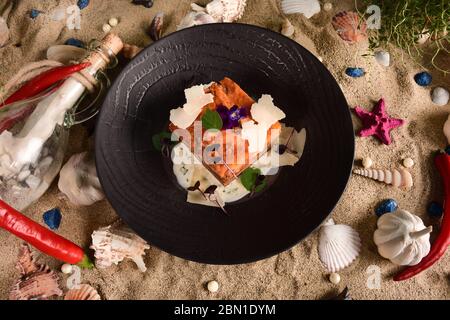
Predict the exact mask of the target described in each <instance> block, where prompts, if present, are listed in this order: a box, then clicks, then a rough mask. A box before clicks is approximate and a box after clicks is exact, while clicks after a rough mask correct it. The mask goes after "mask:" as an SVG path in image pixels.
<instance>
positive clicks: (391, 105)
mask: <svg viewBox="0 0 450 320" xmlns="http://www.w3.org/2000/svg"><path fill="white" fill-rule="evenodd" d="M16 2H17V4H16V6H15V8H14V9H13V11H12V12H11V14H10V16H9V19H8V24H9V26H10V29H11V39H10V42H9V43H8V45H7V46H5V47H4V48H2V49H0V85H2V84H4V83H5V82H6V81H7V80H8V79H9V78H10V77H12V76H13V75H14V74H15V72H16V71H17V70H18V69H19V68H20V67H21V66H23V65H24V64H25V63H28V62H31V61H36V60H40V59H43V58H44V56H45V51H46V49H47V48H48V47H49V46H51V45H53V44H61V43H64V41H65V40H66V39H68V38H70V37H75V38H79V39H81V40H84V41H89V40H90V39H92V38H97V39H101V38H102V37H103V34H104V33H103V31H102V25H103V24H104V23H106V22H107V21H108V19H109V18H111V17H117V18H118V19H119V20H120V23H119V25H118V26H117V27H115V28H114V32H115V33H117V34H118V35H120V36H121V37H122V38H123V40H124V41H125V42H127V43H131V44H135V45H139V46H145V45H148V44H150V43H151V40H150V38H149V36H148V35H147V33H146V29H147V28H148V26H149V24H150V21H151V19H152V18H153V16H154V15H155V14H156V13H157V12H160V11H162V12H164V13H165V15H166V18H165V26H164V34H169V33H171V32H173V31H175V29H176V25H177V24H178V23H179V21H180V20H181V18H182V17H183V16H184V15H185V14H186V13H187V12H188V10H189V5H190V3H191V1H190V0H182V1H178V0H177V1H176V0H170V1H167V0H155V1H154V2H155V3H154V6H153V7H152V8H151V9H147V8H144V7H142V6H135V5H132V4H131V1H130V0H117V1H101V0H91V1H90V5H89V6H88V7H87V8H85V9H84V10H82V12H81V13H82V20H81V30H68V29H67V28H65V26H64V22H62V21H53V20H52V19H51V17H50V16H49V15H48V14H45V13H48V12H51V11H52V10H54V9H56V8H65V7H67V6H69V5H72V4H75V3H76V1H75V0H53V1H38V0H22V1H20V0H19V1H16ZM206 2H207V1H198V3H199V4H205V3H206ZM279 2H280V1H278V0H248V5H247V9H246V12H245V14H244V16H243V18H242V19H241V20H240V22H243V23H249V24H254V25H258V26H262V27H266V28H269V29H272V30H275V31H279V30H280V26H281V24H282V22H283V19H284V17H283V14H282V13H281V10H280V3H279ZM322 2H323V1H322ZM330 2H331V3H333V9H332V10H331V11H324V10H322V11H321V13H319V14H317V15H315V16H314V17H312V18H311V19H309V20H308V19H305V18H304V17H303V16H301V15H291V16H289V19H290V21H291V22H292V24H293V25H294V27H295V35H294V38H295V40H296V41H298V42H299V43H301V44H302V45H304V46H305V47H306V48H308V49H309V50H311V51H312V52H313V53H314V54H316V55H319V56H321V57H322V58H323V63H324V64H325V65H326V66H327V68H328V69H329V70H330V71H331V72H332V74H333V75H334V76H335V78H336V79H337V81H338V82H339V83H340V85H341V86H342V90H343V92H344V94H345V96H346V98H347V101H348V103H349V106H350V107H354V106H356V105H361V106H362V107H363V108H365V109H368V110H370V109H371V108H372V106H373V105H374V103H375V102H376V101H377V100H378V99H379V98H380V97H384V98H385V100H386V104H387V110H388V113H389V114H390V115H392V116H394V117H396V118H402V119H405V120H406V121H407V123H406V124H405V125H404V126H402V127H400V128H399V129H396V130H394V131H393V140H394V142H393V143H392V144H391V145H389V146H385V145H381V144H380V143H379V142H378V140H376V139H374V138H372V137H370V138H359V137H358V138H356V159H357V160H356V163H355V165H358V166H360V165H361V163H360V159H361V158H362V157H365V156H370V157H371V158H372V159H373V160H374V164H375V167H380V168H398V167H400V166H401V163H402V159H403V158H405V157H411V158H412V159H413V160H414V162H415V165H414V167H413V168H412V169H411V172H412V174H413V176H414V187H413V188H412V189H411V190H410V191H401V190H398V189H395V188H392V187H389V186H386V185H384V184H381V183H377V182H375V181H372V180H368V179H365V178H362V177H359V176H355V175H353V176H352V177H351V179H350V182H349V185H348V187H347V190H346V191H345V193H344V195H343V196H342V199H341V201H340V202H339V204H338V205H337V207H336V208H335V210H334V212H333V219H334V220H335V221H336V222H337V223H345V224H349V225H351V226H352V227H353V228H355V229H356V230H357V231H358V232H359V234H360V236H361V240H362V251H361V255H360V256H359V257H358V259H357V260H356V261H355V262H354V263H353V264H352V265H351V266H350V267H348V268H346V269H344V270H342V271H340V272H339V273H340V275H341V277H342V280H341V282H340V283H339V284H338V285H333V284H331V283H330V282H329V281H328V273H327V271H326V270H325V268H324V267H323V266H322V264H321V262H320V260H319V257H318V252H317V245H318V236H317V232H316V233H313V234H311V235H310V236H309V237H308V238H307V239H306V240H304V241H302V242H301V243H299V244H298V245H296V246H295V247H293V248H292V249H290V250H288V251H286V252H283V253H281V254H279V255H277V256H274V257H272V258H269V259H266V260H263V261H259V262H256V263H251V264H246V265H237V266H212V265H205V264H198V263H194V262H189V261H185V260H182V259H179V258H176V257H173V256H171V255H169V254H167V253H165V252H162V251H160V250H159V249H156V248H153V247H152V248H151V249H150V250H148V253H147V255H146V257H145V262H146V264H147V266H148V270H147V272H146V273H141V272H139V271H138V270H137V268H136V266H135V265H134V263H133V262H131V261H125V262H123V263H121V264H119V265H118V266H113V267H111V268H109V269H105V270H98V269H96V270H93V271H83V273H82V278H83V282H84V283H89V284H91V285H92V286H94V287H95V288H96V289H98V291H99V293H100V295H101V296H102V298H104V299H322V298H324V297H327V296H329V295H333V294H335V293H337V292H338V291H340V290H342V289H343V288H344V287H345V286H348V287H349V288H350V295H351V296H352V298H353V299H370V300H373V299H450V252H448V250H447V253H446V254H445V256H444V257H443V258H442V259H441V260H440V261H439V262H438V263H437V264H435V265H434V266H433V267H432V268H431V269H429V270H427V271H426V272H423V273H421V274H420V275H419V276H417V277H415V278H413V279H411V280H409V281H404V282H399V283H397V282H394V281H393V280H392V275H393V274H394V273H395V272H396V271H397V270H399V269H400V268H399V267H397V266H395V265H393V264H392V263H390V262H389V261H388V260H385V259H383V258H381V257H380V256H379V255H378V253H377V248H376V246H375V244H374V243H373V241H372V235H373V232H374V230H375V226H376V216H375V214H374V207H375V205H376V204H377V203H378V202H379V201H380V200H382V199H385V198H395V199H396V200H397V201H398V203H399V205H400V207H401V208H403V209H405V210H408V211H411V212H413V213H415V214H417V215H419V216H421V217H422V218H423V219H424V221H425V224H426V225H428V224H433V225H434V226H435V232H434V233H433V237H432V238H434V235H435V234H436V231H437V230H438V222H437V221H435V220H431V219H430V218H429V217H428V215H427V213H426V206H427V204H428V203H429V202H430V201H432V200H437V201H442V198H443V193H442V184H441V181H440V178H439V176H438V174H437V172H436V170H435V168H434V165H433V162H432V153H433V151H435V150H437V149H439V148H443V147H444V146H445V144H446V141H445V137H444V136H443V134H442V126H443V124H444V122H445V120H446V118H447V115H448V112H449V111H450V106H449V105H446V106H437V105H434V104H433V103H432V101H431V99H430V88H422V87H419V86H418V85H416V84H415V82H414V80H413V76H414V75H415V74H416V73H417V72H418V71H421V70H422V69H421V67H420V66H419V65H418V64H416V63H414V62H413V61H412V60H411V59H410V58H409V57H407V56H406V55H405V56H403V57H402V55H401V51H399V50H398V49H395V48H388V50H389V51H390V52H391V63H392V64H391V66H390V67H388V68H386V67H382V66H381V65H379V64H378V63H377V62H376V61H375V59H374V58H373V57H362V54H364V53H366V52H367V42H361V43H358V44H355V45H348V44H347V43H345V42H344V41H342V40H341V39H340V38H339V36H338V35H337V34H336V32H335V31H334V29H333V27H332V26H331V23H330V21H331V18H332V16H333V15H334V14H335V13H337V12H338V11H341V10H349V9H352V8H353V4H354V1H353V0H345V1H344V0H334V1H330ZM322 4H323V3H322ZM32 8H34V9H38V10H41V11H43V12H44V13H43V14H41V15H40V16H39V17H37V18H36V19H35V20H33V19H31V18H29V14H28V12H29V10H31V9H32ZM441 59H444V60H443V61H444V62H445V63H446V66H447V69H450V57H449V56H443V57H441ZM445 59H446V61H445ZM348 66H359V67H363V68H365V69H366V72H367V74H366V75H365V76H364V77H361V78H357V79H355V78H350V77H348V76H346V75H345V74H344V70H345V68H346V67H348ZM431 72H432V74H433V77H434V80H433V86H437V85H440V86H443V87H446V88H450V78H449V77H447V78H445V77H444V76H443V75H442V74H440V73H438V72H435V71H433V70H431ZM354 124H355V129H358V128H359V127H360V122H359V120H358V119H357V118H354ZM87 146H88V142H87V132H86V130H85V129H84V128H83V127H82V126H80V127H76V128H73V130H72V131H71V136H70V145H69V150H68V153H67V158H68V157H69V156H70V155H71V154H72V153H76V152H81V151H84V150H86V148H87ZM324 156H326V155H324ZM53 207H59V208H61V211H62V213H63V220H62V224H61V227H60V229H59V230H58V232H59V233H60V234H61V235H63V236H65V237H67V238H69V239H71V240H73V241H74V242H76V243H78V244H81V245H82V246H83V247H84V248H87V247H88V246H89V245H90V235H91V233H92V231H93V230H95V229H97V228H99V227H102V226H106V225H108V224H110V223H112V222H114V221H116V220H117V219H118V217H117V215H116V213H115V212H114V210H113V209H112V208H111V207H110V205H109V204H108V202H107V201H101V202H99V203H97V204H95V205H92V206H90V207H84V208H76V207H74V206H72V205H71V204H69V203H68V202H67V201H65V200H63V199H61V197H60V196H59V191H58V188H57V186H56V183H53V185H52V186H51V188H50V189H49V191H48V192H47V193H46V194H45V195H44V196H43V197H42V199H41V200H40V201H39V202H38V203H36V204H34V205H32V206H31V207H30V208H29V209H27V210H26V214H27V215H28V216H29V217H31V218H33V219H35V220H36V221H40V222H42V213H43V212H44V211H46V210H48V209H51V208H53ZM0 243H1V245H0V299H7V298H8V295H9V291H10V288H11V286H12V284H13V282H14V281H15V279H16V277H17V276H18V271H17V270H16V269H15V267H14V266H15V263H16V259H17V253H18V249H19V246H20V244H21V241H20V240H19V239H17V238H15V237H14V236H12V235H10V234H8V233H7V232H5V231H2V230H0ZM36 255H37V256H38V257H39V259H40V260H41V261H43V262H47V263H48V264H49V265H50V266H51V267H52V268H56V269H59V268H60V266H61V264H60V263H59V262H57V261H56V260H54V259H51V258H49V257H47V256H45V255H43V254H40V253H38V252H36ZM372 265H375V266H378V267H379V268H380V270H381V285H380V288H378V289H369V288H368V287H367V280H368V277H369V276H370V274H369V273H367V270H368V268H369V266H372ZM369 270H370V269H369ZM60 275H61V279H62V281H61V285H62V287H65V279H67V276H65V275H63V274H61V273H60ZM213 279H216V280H217V281H218V282H219V283H220V290H219V291H218V292H217V293H215V294H211V293H209V292H208V291H207V290H206V289H205V286H206V283H207V282H208V281H209V280H213Z"/></svg>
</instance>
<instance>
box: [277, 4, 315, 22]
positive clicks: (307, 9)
mask: <svg viewBox="0 0 450 320" xmlns="http://www.w3.org/2000/svg"><path fill="white" fill-rule="evenodd" d="M281 10H282V11H283V13H284V14H294V13H302V14H303V15H304V16H305V17H306V18H308V19H309V18H311V17H312V16H313V15H315V14H317V13H319V12H320V3H319V1H318V0H282V1H281Z"/></svg>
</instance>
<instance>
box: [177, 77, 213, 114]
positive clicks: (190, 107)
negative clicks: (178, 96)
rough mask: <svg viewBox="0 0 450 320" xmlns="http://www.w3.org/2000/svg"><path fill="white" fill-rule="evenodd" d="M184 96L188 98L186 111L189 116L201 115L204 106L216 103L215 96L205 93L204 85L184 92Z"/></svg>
mask: <svg viewBox="0 0 450 320" xmlns="http://www.w3.org/2000/svg"><path fill="white" fill-rule="evenodd" d="M184 96H185V97H186V103H185V104H184V110H185V111H186V112H187V113H189V114H192V113H199V111H201V110H202V108H203V107H204V106H206V105H207V104H209V103H212V102H214V96H213V95H212V94H211V93H205V86H204V85H203V84H201V85H198V86H193V87H190V88H188V89H186V90H184ZM197 115H198V114H197Z"/></svg>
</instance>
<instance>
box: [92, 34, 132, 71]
mask: <svg viewBox="0 0 450 320" xmlns="http://www.w3.org/2000/svg"><path fill="white" fill-rule="evenodd" d="M122 48H123V42H122V40H121V39H120V38H119V36H117V35H115V34H113V33H109V34H107V35H106V36H105V37H104V38H103V39H102V41H101V42H100V47H99V50H96V51H93V52H91V54H90V55H89V56H88V57H87V58H86V59H85V61H89V62H90V63H91V67H90V68H89V73H90V74H95V73H96V72H97V71H98V70H100V69H104V68H105V67H106V66H107V65H108V63H109V62H110V60H111V58H112V56H116V55H117V54H118V53H119V52H120V51H121V50H122Z"/></svg>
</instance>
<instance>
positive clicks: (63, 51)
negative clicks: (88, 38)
mask: <svg viewBox="0 0 450 320" xmlns="http://www.w3.org/2000/svg"><path fill="white" fill-rule="evenodd" d="M86 55H87V50H86V49H83V48H78V47H75V46H69V45H62V44H61V45H54V46H51V47H49V48H48V49H47V59H48V60H54V61H59V62H61V63H63V64H69V63H71V62H72V61H80V60H82V59H83V58H85V57H86Z"/></svg>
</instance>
